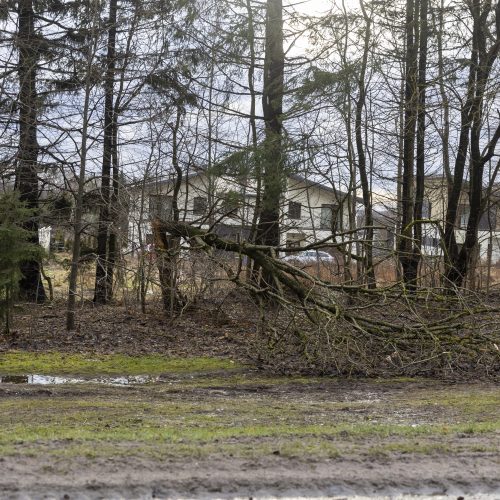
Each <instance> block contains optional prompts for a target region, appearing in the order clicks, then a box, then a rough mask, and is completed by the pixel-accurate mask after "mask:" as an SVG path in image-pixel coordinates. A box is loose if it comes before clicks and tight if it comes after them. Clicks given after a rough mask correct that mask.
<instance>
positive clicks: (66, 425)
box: [0, 369, 500, 498]
mask: <svg viewBox="0 0 500 500" xmlns="http://www.w3.org/2000/svg"><path fill="white" fill-rule="evenodd" d="M499 408H500V388H499V387H498V386H496V385H494V384H487V383H481V384H449V383H443V382H437V381H429V380H412V381H409V380H392V381H387V380H364V381H360V380H358V381H345V380H337V379H308V378H302V377H301V378H283V377H269V376H266V375H263V374H261V373H259V372H255V371H252V370H248V369H235V370H233V371H230V372H224V373H221V372H217V373H203V374H201V373H192V374H183V375H181V376H176V375H173V374H170V375H168V376H167V377H165V378H164V379H163V380H162V381H160V382H156V383H151V384H147V385H133V386H109V385H106V384H101V385H98V384H85V383H83V384H82V383H78V384H65V385H57V386H40V385H25V384H11V383H3V384H1V385H0V451H1V455H2V458H1V459H0V498H168V497H170V498H194V497H197V498H199V497H206V498H235V497H239V498H249V497H266V496H267V497H268V496H280V497H297V496H305V497H316V496H319V497H321V496H336V495H337V496H344V497H346V496H348V497H349V498H350V497H351V496H353V495H366V496H370V497H373V496H376V497H378V498H382V497H384V496H387V497H390V498H395V497H396V496H397V495H403V494H408V495H409V494H418V495H438V494H439V495H448V498H458V497H459V496H464V497H465V498H480V495H483V496H482V497H481V498H500V451H499V450H500V415H499V411H498V410H499Z"/></svg>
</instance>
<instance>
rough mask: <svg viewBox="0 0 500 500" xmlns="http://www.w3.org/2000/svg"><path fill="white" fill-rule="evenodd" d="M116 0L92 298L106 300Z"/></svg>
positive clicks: (113, 3) (112, 1)
mask: <svg viewBox="0 0 500 500" xmlns="http://www.w3.org/2000/svg"><path fill="white" fill-rule="evenodd" d="M117 3H118V2H117V0H110V4H109V19H108V42H107V54H106V76H105V81H104V142H103V157H102V173H101V207H100V213H99V225H98V232H97V252H96V253H97V259H96V274H95V288H94V302H95V303H96V304H106V303H107V302H108V299H109V290H108V287H109V280H108V278H107V276H106V271H107V258H108V232H109V225H110V201H111V167H112V162H113V138H114V135H115V134H114V131H113V128H114V123H115V120H114V106H113V91H114V82H115V52H116V17H117V10H118V7H117Z"/></svg>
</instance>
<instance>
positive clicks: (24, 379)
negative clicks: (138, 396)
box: [0, 375, 161, 385]
mask: <svg viewBox="0 0 500 500" xmlns="http://www.w3.org/2000/svg"><path fill="white" fill-rule="evenodd" d="M160 381H161V377H159V376H156V377H153V376H151V375H134V376H128V377H125V376H122V377H105V376H102V377H94V378H83V377H82V378H75V377H53V376H50V375H0V384H1V383H4V384H29V385H32V384H33V385H59V384H105V385H137V384H149V383H152V382H160Z"/></svg>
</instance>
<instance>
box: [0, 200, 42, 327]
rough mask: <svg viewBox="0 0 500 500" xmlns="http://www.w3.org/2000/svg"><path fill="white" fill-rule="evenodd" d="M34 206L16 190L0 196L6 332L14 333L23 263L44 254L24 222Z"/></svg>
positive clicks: (1, 311)
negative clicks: (13, 310) (15, 308)
mask: <svg viewBox="0 0 500 500" xmlns="http://www.w3.org/2000/svg"><path fill="white" fill-rule="evenodd" d="M33 216H34V213H33V210H31V209H29V208H27V207H26V205H25V204H24V203H23V202H21V201H19V198H18V196H17V195H16V194H6V195H3V196H0V321H1V322H2V323H3V327H2V330H3V333H4V334H5V335H9V334H10V327H11V318H12V308H13V304H14V301H15V300H16V296H17V293H18V288H19V280H20V279H21V277H22V275H21V270H20V269H21V264H22V262H23V261H27V260H30V259H39V258H41V257H42V255H41V254H42V249H41V248H40V247H39V246H38V245H35V244H33V243H31V242H30V241H29V240H30V236H31V235H30V232H29V231H27V230H26V229H24V228H23V227H22V225H23V222H25V221H26V220H28V219H29V218H30V217H33Z"/></svg>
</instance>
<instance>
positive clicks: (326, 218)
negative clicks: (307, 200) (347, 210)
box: [319, 204, 338, 231]
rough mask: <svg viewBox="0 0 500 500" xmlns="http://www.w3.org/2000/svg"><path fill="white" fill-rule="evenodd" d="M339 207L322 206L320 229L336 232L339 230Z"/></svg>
mask: <svg viewBox="0 0 500 500" xmlns="http://www.w3.org/2000/svg"><path fill="white" fill-rule="evenodd" d="M337 214H338V205H332V204H324V205H321V218H320V223H319V228H320V229H325V230H328V231H335V230H336V229H337Z"/></svg>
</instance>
